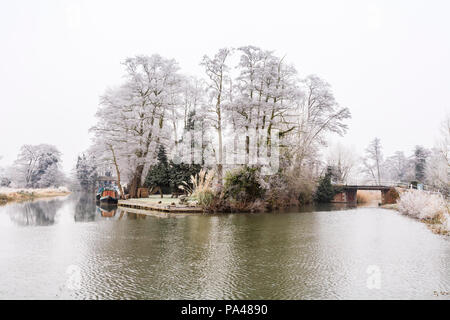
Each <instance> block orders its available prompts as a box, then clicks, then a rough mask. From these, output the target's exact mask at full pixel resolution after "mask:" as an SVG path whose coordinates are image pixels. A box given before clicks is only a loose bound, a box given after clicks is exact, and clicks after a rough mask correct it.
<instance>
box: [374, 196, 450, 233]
mask: <svg viewBox="0 0 450 320" xmlns="http://www.w3.org/2000/svg"><path fill="white" fill-rule="evenodd" d="M382 207H383V208H386V209H393V210H397V211H398V212H400V213H402V214H404V215H407V216H410V217H412V218H415V219H418V220H420V221H422V222H423V223H426V225H427V226H428V228H429V229H430V230H431V231H433V232H434V233H436V234H443V235H450V210H449V209H450V203H449V202H448V201H446V200H445V199H444V197H442V196H441V195H439V194H434V193H429V192H426V191H419V190H408V191H406V192H404V193H403V194H401V195H400V199H399V200H398V201H397V203H396V204H390V205H383V206H382Z"/></svg>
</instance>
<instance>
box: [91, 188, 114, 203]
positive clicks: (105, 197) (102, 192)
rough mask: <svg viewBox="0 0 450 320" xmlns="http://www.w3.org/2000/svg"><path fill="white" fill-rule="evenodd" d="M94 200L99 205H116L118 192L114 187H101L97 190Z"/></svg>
mask: <svg viewBox="0 0 450 320" xmlns="http://www.w3.org/2000/svg"><path fill="white" fill-rule="evenodd" d="M96 199H97V201H100V202H101V203H112V204H116V203H117V202H118V201H119V192H117V189H116V188H114V187H102V188H100V189H99V190H98V192H97V194H96Z"/></svg>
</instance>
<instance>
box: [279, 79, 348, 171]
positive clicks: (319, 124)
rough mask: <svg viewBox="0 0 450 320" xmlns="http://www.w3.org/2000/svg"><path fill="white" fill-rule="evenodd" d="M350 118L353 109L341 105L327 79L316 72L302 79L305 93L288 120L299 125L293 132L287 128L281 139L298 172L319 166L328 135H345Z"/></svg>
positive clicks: (302, 90) (290, 160) (286, 154)
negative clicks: (320, 153) (323, 78)
mask: <svg viewBox="0 0 450 320" xmlns="http://www.w3.org/2000/svg"><path fill="white" fill-rule="evenodd" d="M350 117H351V115H350V111H349V109H348V108H345V107H341V106H339V104H338V103H337V101H336V99H335V98H334V95H333V92H332V90H331V86H330V85H329V84H328V83H327V82H325V81H324V80H322V79H320V78H319V77H317V76H314V75H312V76H308V77H307V78H306V79H304V80H302V82H301V95H300V97H299V98H298V100H296V101H295V108H294V112H293V114H292V115H291V117H290V121H289V122H288V123H293V124H295V125H294V127H293V130H292V131H291V132H286V131H287V130H286V131H285V134H284V135H283V137H282V140H281V143H282V146H284V147H285V148H286V151H287V153H285V154H284V156H285V157H286V158H287V159H289V162H290V163H291V164H292V165H293V168H294V170H295V172H298V173H299V174H301V173H302V172H303V171H304V169H303V167H304V166H306V167H307V169H306V168H305V169H306V171H311V170H312V168H313V167H317V164H318V162H319V154H318V151H319V148H320V147H321V146H323V145H325V143H326V137H327V135H329V134H338V135H343V134H345V133H346V132H347V125H346V124H345V121H346V120H347V119H349V118H350ZM288 130H289V129H288Z"/></svg>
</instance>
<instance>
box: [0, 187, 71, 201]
mask: <svg viewBox="0 0 450 320" xmlns="http://www.w3.org/2000/svg"><path fill="white" fill-rule="evenodd" d="M68 194H70V191H69V190H68V189H67V188H65V187H60V188H45V189H30V188H20V189H15V188H0V205H2V204H6V203H8V202H20V201H29V200H34V199H38V198H50V197H58V196H66V195H68Z"/></svg>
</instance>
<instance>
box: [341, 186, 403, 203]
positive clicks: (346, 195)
mask: <svg viewBox="0 0 450 320" xmlns="http://www.w3.org/2000/svg"><path fill="white" fill-rule="evenodd" d="M336 186H337V187H338V188H340V189H341V190H342V192H340V193H337V194H336V195H335V196H334V199H333V201H332V202H333V203H350V204H356V200H357V199H356V192H357V191H358V190H370V191H381V204H392V203H395V202H396V196H395V195H398V192H397V190H395V186H393V185H379V186H378V185H377V186H366V185H345V186H343V185H336ZM390 190H393V192H389V191H390Z"/></svg>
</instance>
